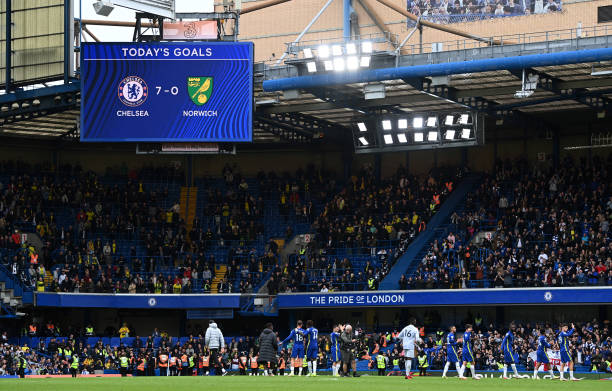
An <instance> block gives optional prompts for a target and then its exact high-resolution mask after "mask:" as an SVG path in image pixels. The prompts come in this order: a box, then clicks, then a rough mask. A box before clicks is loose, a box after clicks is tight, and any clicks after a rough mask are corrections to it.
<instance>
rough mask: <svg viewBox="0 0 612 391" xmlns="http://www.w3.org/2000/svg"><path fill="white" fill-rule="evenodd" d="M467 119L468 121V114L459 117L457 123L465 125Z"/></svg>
mask: <svg viewBox="0 0 612 391" xmlns="http://www.w3.org/2000/svg"><path fill="white" fill-rule="evenodd" d="M469 119H470V116H469V114H461V117H459V123H460V124H461V125H467V123H468V121H469Z"/></svg>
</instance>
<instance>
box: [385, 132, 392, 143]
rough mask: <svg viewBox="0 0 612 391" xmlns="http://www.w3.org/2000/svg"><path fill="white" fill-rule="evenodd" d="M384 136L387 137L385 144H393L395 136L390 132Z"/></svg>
mask: <svg viewBox="0 0 612 391" xmlns="http://www.w3.org/2000/svg"><path fill="white" fill-rule="evenodd" d="M384 138H385V144H387V145H389V144H393V136H391V135H390V134H385V136H384Z"/></svg>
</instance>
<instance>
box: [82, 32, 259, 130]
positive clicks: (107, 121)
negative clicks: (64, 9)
mask: <svg viewBox="0 0 612 391" xmlns="http://www.w3.org/2000/svg"><path fill="white" fill-rule="evenodd" d="M252 134H253V44H252V42H187V43H185V42H181V43H178V42H176V43H169V42H160V43H83V45H82V47H81V141H87V142H96V141H97V142H130V141H131V142H180V141H185V142H249V141H252Z"/></svg>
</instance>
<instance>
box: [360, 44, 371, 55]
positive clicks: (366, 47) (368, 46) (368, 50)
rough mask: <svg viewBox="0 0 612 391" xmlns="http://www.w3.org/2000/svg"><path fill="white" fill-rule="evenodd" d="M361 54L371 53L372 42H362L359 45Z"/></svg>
mask: <svg viewBox="0 0 612 391" xmlns="http://www.w3.org/2000/svg"><path fill="white" fill-rule="evenodd" d="M361 52H362V53H372V42H370V41H364V42H362V43H361Z"/></svg>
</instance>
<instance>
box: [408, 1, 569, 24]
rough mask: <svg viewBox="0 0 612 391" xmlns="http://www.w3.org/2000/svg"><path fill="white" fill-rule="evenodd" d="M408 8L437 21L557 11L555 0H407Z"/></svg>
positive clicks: (559, 8)
mask: <svg viewBox="0 0 612 391" xmlns="http://www.w3.org/2000/svg"><path fill="white" fill-rule="evenodd" d="M408 11H410V12H411V13H413V14H414V15H417V16H420V17H422V18H424V19H427V20H431V21H434V22H436V23H460V22H469V21H474V20H482V19H492V18H499V17H505V16H518V15H531V14H545V13H549V12H560V11H562V8H561V1H557V0H408Z"/></svg>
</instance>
